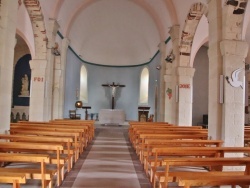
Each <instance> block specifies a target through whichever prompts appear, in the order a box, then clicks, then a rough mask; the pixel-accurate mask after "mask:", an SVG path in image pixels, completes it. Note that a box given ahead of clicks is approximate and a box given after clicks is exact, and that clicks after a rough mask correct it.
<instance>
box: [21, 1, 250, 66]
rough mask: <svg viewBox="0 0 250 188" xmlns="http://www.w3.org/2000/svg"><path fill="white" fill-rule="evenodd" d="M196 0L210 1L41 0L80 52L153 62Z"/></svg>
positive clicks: (102, 60)
mask: <svg viewBox="0 0 250 188" xmlns="http://www.w3.org/2000/svg"><path fill="white" fill-rule="evenodd" d="M197 2H201V3H204V5H206V4H207V1H206V0H199V1H197V0H40V4H41V9H42V13H43V15H44V20H45V27H46V28H47V26H48V20H49V19H54V20H57V22H58V23H59V25H60V28H59V32H60V33H61V35H62V36H63V37H66V38H68V39H69V40H70V46H71V48H72V49H73V50H74V51H75V53H76V54H77V55H79V57H80V58H82V59H83V60H85V61H87V62H91V63H95V64H101V65H111V66H125V65H138V64H144V63H146V62H149V61H150V59H151V58H152V57H153V56H154V55H155V53H156V52H157V50H158V49H159V44H160V43H161V42H164V41H166V40H167V39H168V37H169V36H170V35H169V33H168V32H169V29H170V27H172V26H173V25H180V33H181V31H182V30H183V27H184V24H185V20H186V18H187V15H188V12H189V10H190V8H191V6H192V4H194V3H197ZM223 2H224V1H223ZM248 7H249V6H248ZM248 9H249V8H248ZM247 12H249V11H246V13H247ZM207 26H208V22H207V18H202V19H201V21H200V23H199V26H198V28H197V31H199V36H198V35H197V36H195V38H196V40H197V42H196V41H195V40H194V43H193V45H194V47H196V48H197V49H194V50H196V51H197V50H198V47H199V46H201V45H202V44H201V43H204V42H206V40H208V30H207ZM20 27H24V26H20ZM20 30H22V28H20ZM31 46H32V44H31ZM170 48H171V43H169V44H167V49H170Z"/></svg>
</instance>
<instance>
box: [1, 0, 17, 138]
mask: <svg viewBox="0 0 250 188" xmlns="http://www.w3.org/2000/svg"><path fill="white" fill-rule="evenodd" d="M17 10H18V1H10V0H1V9H0V91H1V92H0V94H1V96H0V108H1V113H0V119H1V125H0V132H1V133H3V132H4V131H6V130H9V127H10V113H11V98H12V81H13V80H12V77H13V64H14V63H13V61H14V48H15V45H16V38H15V35H16V25H17V23H16V20H17Z"/></svg>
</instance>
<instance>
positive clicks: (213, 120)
mask: <svg viewBox="0 0 250 188" xmlns="http://www.w3.org/2000/svg"><path fill="white" fill-rule="evenodd" d="M208 5H209V11H208V21H209V36H212V37H210V38H209V49H208V57H209V71H208V72H209V78H208V80H209V81H208V88H209V89H208V134H209V136H210V137H211V138H212V139H221V125H222V104H221V103H220V75H222V57H221V51H220V41H221V40H222V13H221V1H218V0H210V1H209V2H208Z"/></svg>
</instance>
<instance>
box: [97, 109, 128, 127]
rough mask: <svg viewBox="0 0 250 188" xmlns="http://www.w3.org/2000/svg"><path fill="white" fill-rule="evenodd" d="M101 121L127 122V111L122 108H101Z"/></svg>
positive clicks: (112, 122)
mask: <svg viewBox="0 0 250 188" xmlns="http://www.w3.org/2000/svg"><path fill="white" fill-rule="evenodd" d="M99 122H100V123H102V124H109V123H110V124H123V123H124V122H125V112H124V110H121V109H101V110H100V112H99Z"/></svg>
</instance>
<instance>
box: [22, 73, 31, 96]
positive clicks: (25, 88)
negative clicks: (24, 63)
mask: <svg viewBox="0 0 250 188" xmlns="http://www.w3.org/2000/svg"><path fill="white" fill-rule="evenodd" d="M21 95H22V96H29V95H30V94H29V78H28V75H27V74H25V75H24V77H23V78H22V89H21Z"/></svg>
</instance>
